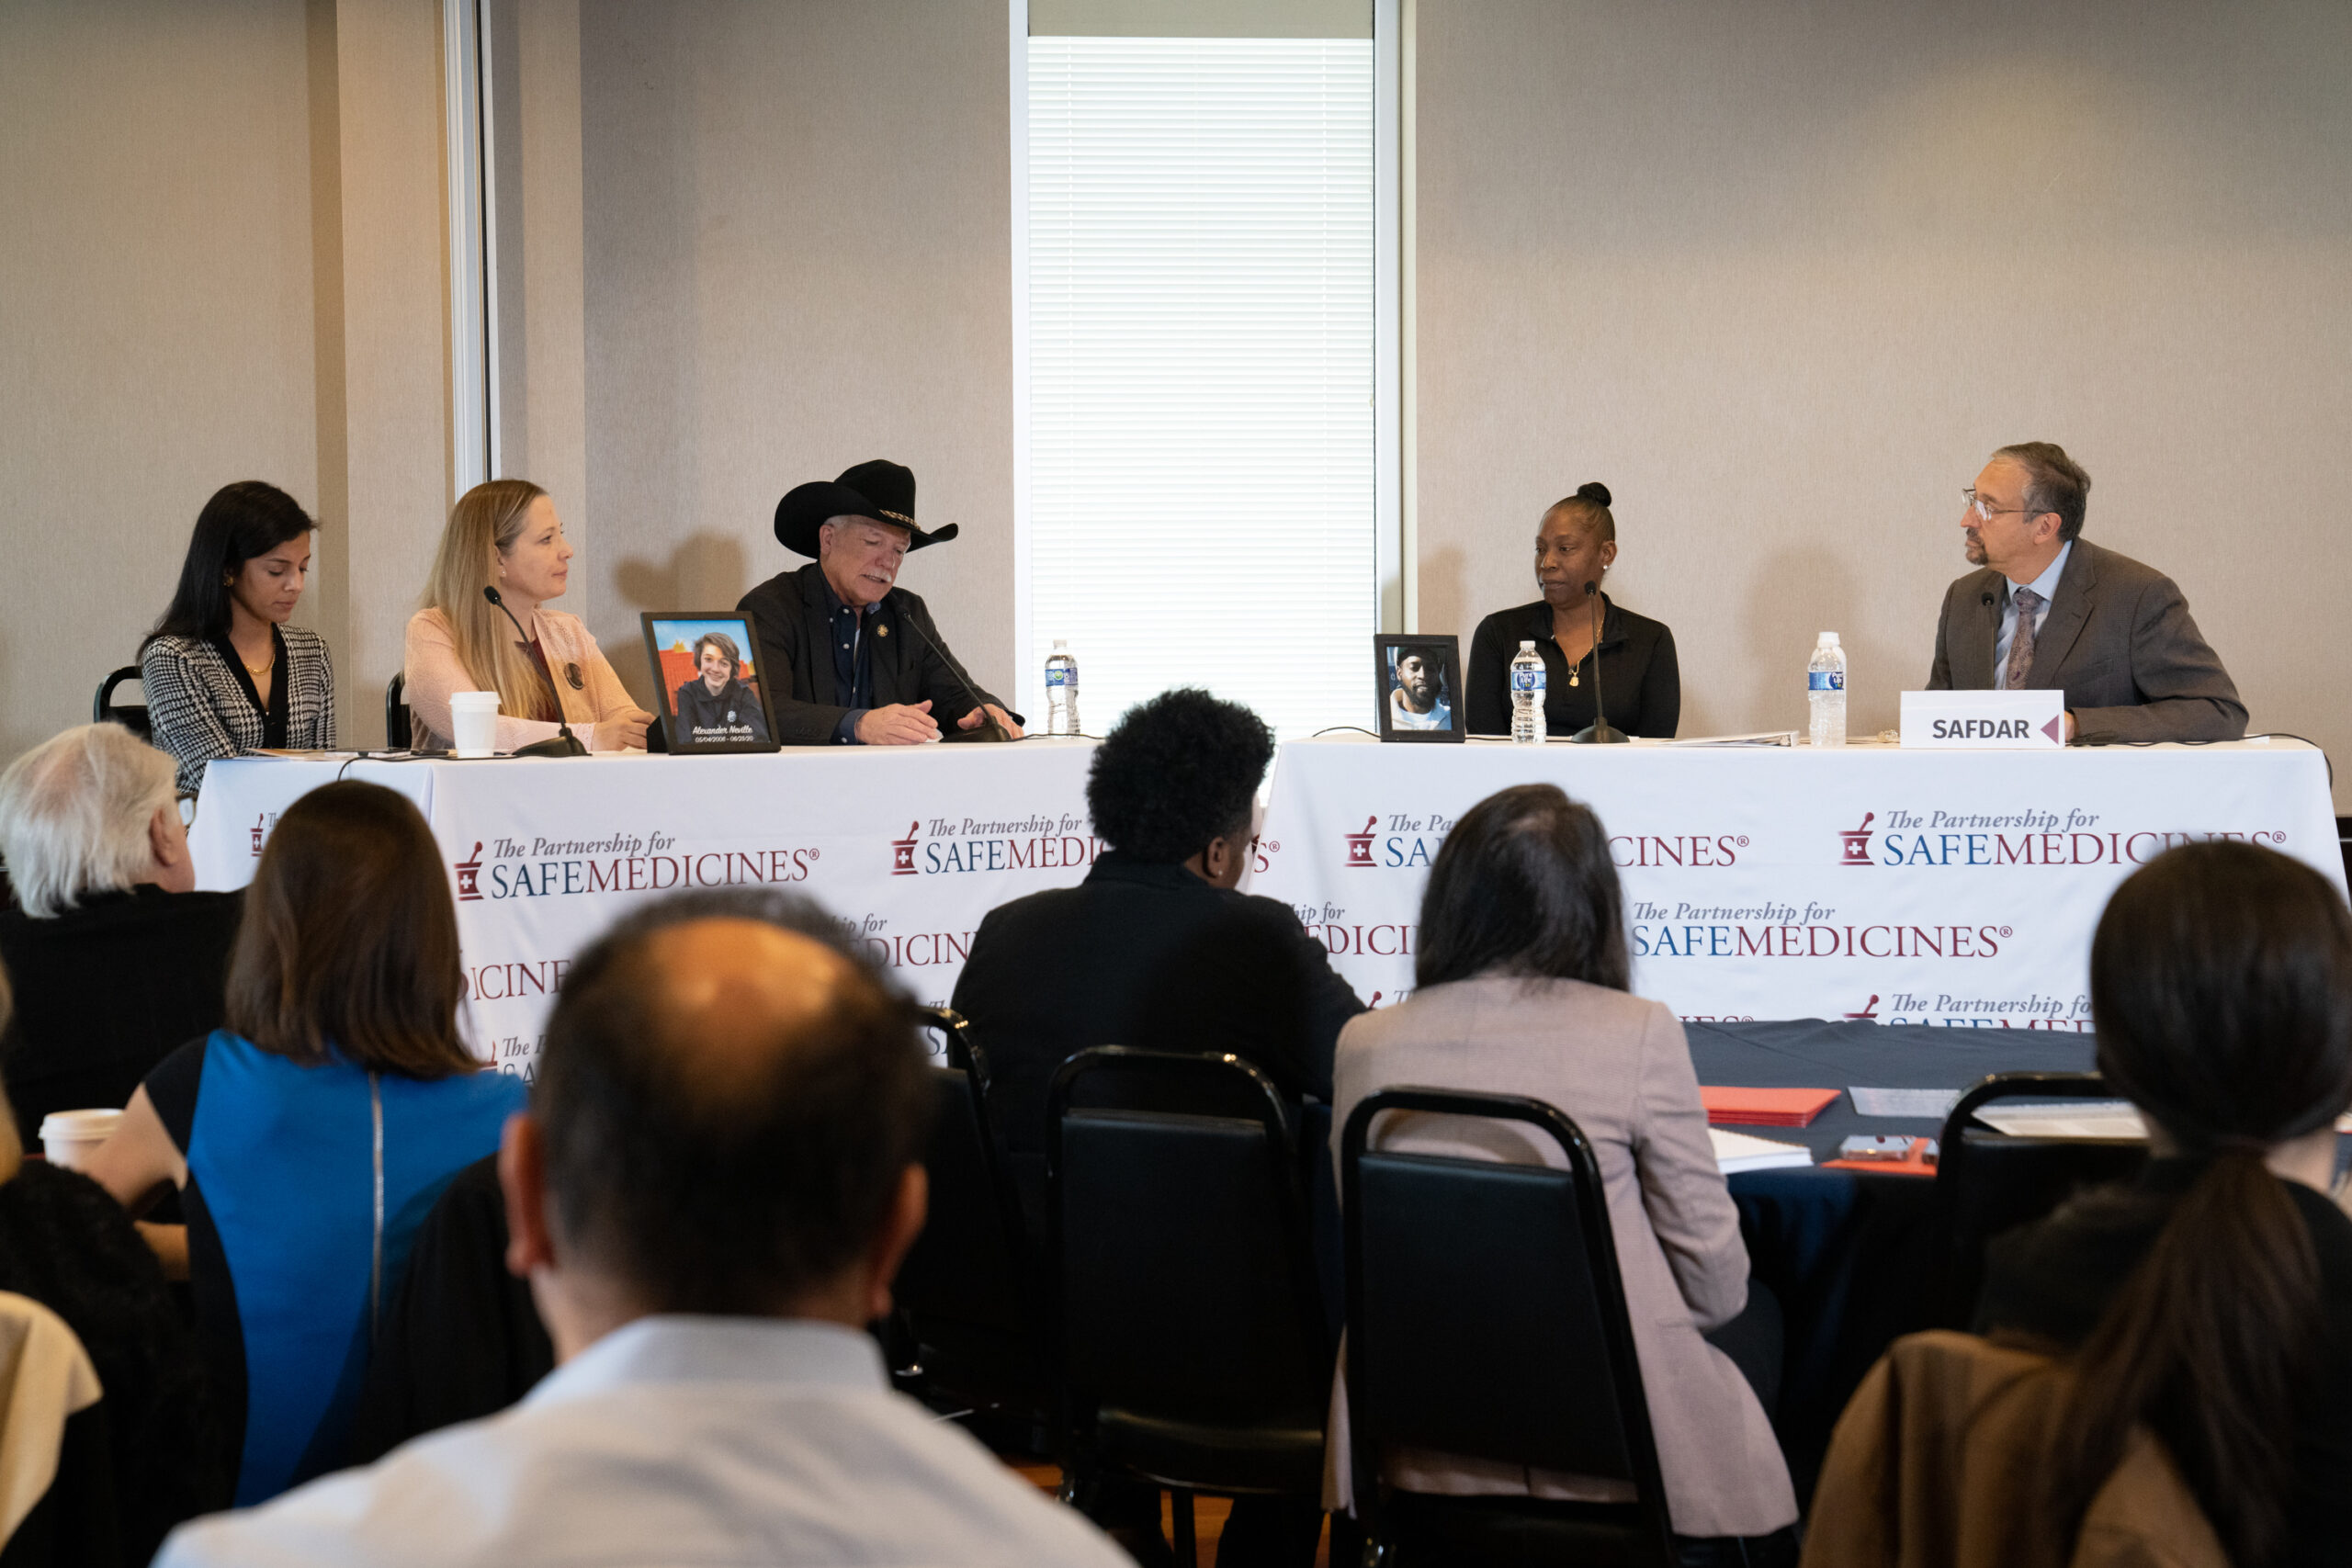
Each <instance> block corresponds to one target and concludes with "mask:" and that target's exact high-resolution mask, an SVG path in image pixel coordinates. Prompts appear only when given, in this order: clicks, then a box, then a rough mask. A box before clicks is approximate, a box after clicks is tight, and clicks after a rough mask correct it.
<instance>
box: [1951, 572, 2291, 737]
mask: <svg viewBox="0 0 2352 1568" xmlns="http://www.w3.org/2000/svg"><path fill="white" fill-rule="evenodd" d="M2008 594H2009V580H2008V579H2007V578H2006V577H2003V576H2002V575H2001V574H2000V573H1999V572H1997V571H1995V570H1992V569H1991V568H1990V567H1986V568H1985V569H1983V570H1977V571H1972V572H1970V573H1969V574H1968V575H1967V576H1965V577H1963V578H1962V579H1960V581H1957V582H1954V583H1953V584H1952V585H1951V588H1950V589H1948V590H1946V591H1945V593H1944V607H1943V613H1942V615H1939V616H1938V617H1937V620H1936V663H1935V668H1934V670H1933V671H1930V672H1929V674H1928V690H1929V691H1931V692H1946V691H1953V690H1959V691H1964V692H1982V691H1989V690H1991V689H1992V688H1993V687H1994V686H1995V685H1996V682H1995V680H1994V671H1993V647H1994V644H1995V642H1996V641H1997V640H1998V639H1999V637H2000V635H2001V612H2002V610H2003V608H2004V607H2006V606H2007V604H2008ZM2025 683H2026V684H2027V685H2028V686H2030V687H2032V688H2033V689H2035V690H2037V691H2047V690H2049V689H2051V688H2052V687H2055V688H2057V689H2058V690H2060V691H2063V692H2064V693H2065V694H2066V707H2067V709H2068V711H2069V712H2071V713H2073V714H2074V716H2075V734H2076V735H2077V736H2078V737H2083V736H2099V735H2104V736H2106V737H2109V738H2110V739H2116V740H2235V739H2238V738H2239V737H2240V736H2243V735H2244V734H2245V704H2244V703H2242V702H2240V701H2239V700H2238V689H2237V687H2236V686H2235V685H2233V683H2232V682H2231V681H2230V676H2229V671H2226V670H2223V669H2222V660H2220V658H2219V657H2217V656H2216V655H2215V654H2214V652H2213V649H2211V646H2209V645H2208V644H2207V642H2206V641H2205V638H2204V637H2203V635H2202V634H2200V633H2199V631H2198V629H2197V623H2196V622H2195V621H2194V620H2192V619H2191V618H2190V617H2189V614H2188V600H2187V599H2185V598H2183V597H2182V596H2181V592H2180V590H2179V589H2178V588H2177V587H2175V586H2174V585H2173V581H2172V579H2171V578H2169V577H2166V576H2165V574H2164V573H2163V572H2160V571H2158V570H2155V569H2154V568H2153V567H2146V566H2143V565H2141V564H2140V563H2139V562H2138V561H2135V560H2133V559H2132V558H2131V557H2129V556H2120V555H2117V554H2116V553H2115V552H2114V551H2113V550H2109V549H2101V548H2100V547H2098V546H2097V545H2094V544H2092V543H2091V542H2090V541H2089V540H2087V539H2076V540H2075V549H2074V553H2073V554H2072V555H2070V556H2068V557H2067V558H2066V570H2064V572H2062V573H2060V574H2059V577H2058V592H2056V593H2055V594H2053V595H2052V598H2051V601H2050V613H2049V614H2048V615H2046V616H2045V617H2044V618H2043V620H2042V623H2041V632H2040V634H2039V635H2037V636H2036V637H2035V638H2034V644H2033V669H2032V670H2031V671H2030V672H2029V673H2028V674H2027V676H2026V682H2025Z"/></svg>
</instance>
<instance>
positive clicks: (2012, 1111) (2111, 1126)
mask: <svg viewBox="0 0 2352 1568" xmlns="http://www.w3.org/2000/svg"><path fill="white" fill-rule="evenodd" d="M1976 1119H1977V1120H1978V1121H1979V1122H1984V1123H1985V1125H1986V1126H1987V1127H1990V1128H1992V1129H1993V1131H1995V1132H1996V1133H1999V1134H2004V1135H2005V1136H2007V1137H2011V1138H2081V1139H2086V1140H2098V1141H2100V1142H2108V1143H2118V1144H2137V1143H2143V1142H2145V1141H2146V1139H2147V1136H2148V1124H2147V1123H2146V1122H2143V1121H2141V1120H2140V1113H2139V1112H2138V1111H2135V1110H2133V1109H2132V1108H2131V1101H2130V1100H2062V1101H2059V1102H2056V1103H2052V1102H2049V1101H2031V1100H2028V1101H2016V1100H1996V1101H1995V1102H1994V1103H1992V1104H1991V1105H1988V1106H1985V1108H1984V1109H1983V1110H1981V1111H1977V1112H1976Z"/></svg>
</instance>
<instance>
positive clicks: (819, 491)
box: [775, 457, 956, 556]
mask: <svg viewBox="0 0 2352 1568" xmlns="http://www.w3.org/2000/svg"><path fill="white" fill-rule="evenodd" d="M834 517H871V518H873V519H874V520H875V521H876V523H888V524H891V525H895V526H897V527H900V528H904V529H905V530H906V531H907V532H908V533H909V534H910V536H912V537H911V539H910V541H909V543H908V545H907V548H909V549H910V550H919V549H921V548H922V547H924V546H925V545H936V544H939V543H941V542H942V541H944V540H947V539H952V538H954V537H955V536H956V525H955V524H953V523H950V524H949V525H947V526H946V527H944V528H940V529H937V530H935V531H933V532H932V533H929V534H926V533H924V532H923V531H922V529H921V528H918V527H917V526H915V471H914V470H913V469H912V468H902V467H900V466H899V464H897V463H893V462H891V461H890V460H889V459H888V458H887V457H876V458H875V459H874V460H873V461H872V462H870V463H860V464H858V465H857V466H856V467H855V468H844V469H843V470H842V477H841V478H839V479H833V480H831V481H827V480H824V479H817V480H814V481H812V482H810V483H809V484H805V485H795V486H793V487H792V488H791V489H790V490H788V491H786V492H785V495H784V499H783V500H782V501H779V502H776V503H775V540H776V543H777V544H779V545H782V546H783V547H785V548H786V549H787V550H790V551H792V552H793V553H794V554H796V555H804V556H813V555H815V554H816V553H817V530H818V529H820V528H821V527H823V526H824V525H825V523H826V522H827V520H829V519H831V518H834Z"/></svg>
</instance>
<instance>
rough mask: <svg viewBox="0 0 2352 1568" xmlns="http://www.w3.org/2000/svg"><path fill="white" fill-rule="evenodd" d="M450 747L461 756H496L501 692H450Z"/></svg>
mask: <svg viewBox="0 0 2352 1568" xmlns="http://www.w3.org/2000/svg"><path fill="white" fill-rule="evenodd" d="M449 728H451V729H453V730H455V731H457V733H456V734H454V735H452V736H450V737H449V750H451V751H452V752H454V753H455V754H457V755H458V756H460V757H492V756H495V755H497V752H498V694H497V693H496V692H452V693H450V694H449Z"/></svg>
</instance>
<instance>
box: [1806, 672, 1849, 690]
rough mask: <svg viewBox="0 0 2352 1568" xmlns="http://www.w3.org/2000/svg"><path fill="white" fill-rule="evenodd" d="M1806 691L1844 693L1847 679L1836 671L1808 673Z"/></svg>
mask: <svg viewBox="0 0 2352 1568" xmlns="http://www.w3.org/2000/svg"><path fill="white" fill-rule="evenodd" d="M1805 689H1806V690H1807V691H1812V692H1842V691H1844V690H1845V689H1846V677H1844V676H1843V675H1840V674H1839V673H1838V671H1835V670H1815V671H1808V672H1807V675H1806V679H1805Z"/></svg>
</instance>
